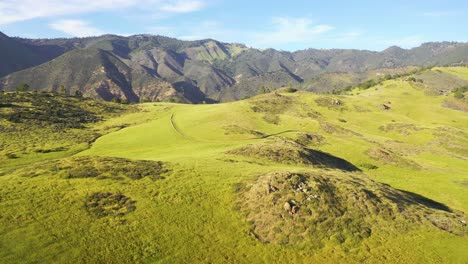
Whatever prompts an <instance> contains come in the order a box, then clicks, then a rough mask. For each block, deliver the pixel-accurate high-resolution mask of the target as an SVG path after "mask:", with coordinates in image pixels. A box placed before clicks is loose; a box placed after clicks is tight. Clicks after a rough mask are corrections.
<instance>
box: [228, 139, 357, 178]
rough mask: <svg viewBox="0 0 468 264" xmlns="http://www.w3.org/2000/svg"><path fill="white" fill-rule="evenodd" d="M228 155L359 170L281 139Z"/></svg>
mask: <svg viewBox="0 0 468 264" xmlns="http://www.w3.org/2000/svg"><path fill="white" fill-rule="evenodd" d="M226 153H227V154H233V155H241V156H246V157H251V158H260V159H265V160H269V161H272V162H278V163H284V164H294V165H308V166H317V167H323V168H332V169H340V170H346V171H357V170H359V169H358V168H357V167H356V166H354V165H353V164H351V163H349V162H348V161H346V160H344V159H341V158H338V157H335V156H333V155H331V154H328V153H325V152H322V151H318V150H314V149H309V148H306V147H305V146H304V145H301V144H298V143H297V142H294V141H292V140H288V139H281V138H273V139H270V140H268V141H266V142H264V143H257V144H249V145H247V146H244V147H241V148H238V149H234V150H230V151H228V152H226Z"/></svg>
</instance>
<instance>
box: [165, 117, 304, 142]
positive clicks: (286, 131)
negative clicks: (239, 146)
mask: <svg viewBox="0 0 468 264" xmlns="http://www.w3.org/2000/svg"><path fill="white" fill-rule="evenodd" d="M174 116H175V115H174V113H172V114H171V118H170V122H171V126H172V128H173V129H174V130H175V132H176V133H177V134H179V136H181V137H183V138H185V139H189V140H196V141H222V142H229V141H240V140H255V139H265V138H269V137H273V136H277V135H281V134H286V133H298V132H299V133H300V132H302V133H307V132H305V131H301V130H294V129H289V130H284V131H281V132H278V133H273V134H268V135H263V136H261V137H253V138H245V139H238V140H216V139H214V140H209V139H196V138H193V137H190V136H188V135H187V134H185V133H184V132H183V131H182V130H181V129H180V128H179V127H178V126H177V124H176V122H175V120H174Z"/></svg>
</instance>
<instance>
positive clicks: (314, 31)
mask: <svg viewBox="0 0 468 264" xmlns="http://www.w3.org/2000/svg"><path fill="white" fill-rule="evenodd" d="M272 26H273V28H274V30H272V31H264V32H257V33H254V34H253V38H252V40H251V42H252V44H253V45H254V46H257V47H269V46H278V45H282V44H301V43H310V42H313V41H314V40H316V39H317V38H319V37H320V36H322V35H323V34H325V33H327V32H329V31H331V30H333V29H334V27H332V26H330V25H326V24H314V23H313V21H312V20H311V19H308V18H290V17H279V18H274V19H273V25H272Z"/></svg>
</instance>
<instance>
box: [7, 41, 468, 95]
mask: <svg viewBox="0 0 468 264" xmlns="http://www.w3.org/2000/svg"><path fill="white" fill-rule="evenodd" d="M0 45H1V46H0V60H1V61H2V64H4V65H1V67H0V77H2V76H4V75H7V74H10V73H11V74H10V75H8V76H4V77H3V78H2V79H0V89H2V90H7V91H11V90H14V89H15V87H16V85H18V84H19V83H27V84H29V85H30V86H31V87H32V89H34V90H46V91H54V90H55V89H56V88H57V87H58V86H60V85H63V86H64V87H65V88H66V89H67V90H68V91H69V93H73V92H74V91H75V90H80V91H81V92H83V93H84V94H85V95H86V96H89V97H92V98H101V99H104V100H111V99H112V98H119V99H125V100H128V101H133V102H136V101H169V100H171V101H182V102H191V103H201V102H217V101H221V102H223V101H234V100H239V99H242V98H245V97H250V96H253V95H256V94H257V93H258V90H259V88H260V87H269V88H270V89H275V88H279V87H281V86H287V85H292V86H295V87H296V88H298V89H305V90H308V91H317V92H329V91H332V90H334V89H337V88H342V87H344V86H348V85H355V84H357V83H359V82H361V81H365V80H367V79H368V78H372V73H373V72H375V71H380V72H386V71H388V70H392V69H395V70H398V69H399V70H401V71H404V70H405V69H408V66H433V65H440V66H441V65H446V64H448V65H451V64H466V63H467V62H468V45H467V44H465V43H452V42H440V43H426V44H423V45H421V46H420V47H417V48H413V49H410V50H405V49H401V48H398V47H390V48H388V49H386V50H384V51H382V52H372V51H365V50H343V49H331V50H318V49H307V50H301V51H296V52H285V51H277V50H274V49H266V50H258V49H254V48H247V47H246V46H244V45H241V44H236V43H222V42H219V41H216V40H212V39H206V40H199V41H181V40H177V39H173V38H168V37H163V36H152V35H134V36H130V37H121V36H115V35H104V36H100V37H88V38H71V39H20V38H9V37H7V36H5V35H3V34H2V35H1V37H0ZM81 57H84V58H85V59H83V58H81ZM91 57H92V59H91ZM86 58H88V59H86ZM44 62H47V63H45V64H44V65H39V64H41V63H44ZM37 65H39V66H37ZM33 66H35V67H33ZM31 67H32V68H31ZM77 67H80V68H83V69H78V68H77ZM20 70H22V71H20ZM76 71H78V72H79V74H78V75H75V74H74V73H75V72H76ZM12 72H14V73H12ZM343 74H345V75H347V76H345V78H342V77H343ZM335 77H336V78H335ZM342 85H343V86H342Z"/></svg>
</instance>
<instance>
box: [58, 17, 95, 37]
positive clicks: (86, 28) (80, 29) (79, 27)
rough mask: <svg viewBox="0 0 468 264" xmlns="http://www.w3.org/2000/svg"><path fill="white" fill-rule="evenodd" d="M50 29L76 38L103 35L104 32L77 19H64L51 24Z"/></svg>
mask: <svg viewBox="0 0 468 264" xmlns="http://www.w3.org/2000/svg"><path fill="white" fill-rule="evenodd" d="M50 27H51V28H53V29H55V30H58V31H61V32H64V33H66V34H68V35H71V36H74V37H89V36H99V35H103V34H104V32H103V31H101V30H99V29H97V28H94V27H92V26H91V25H89V23H88V22H86V21H83V20H77V19H62V20H58V21H55V22H54V23H51V24H50Z"/></svg>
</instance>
